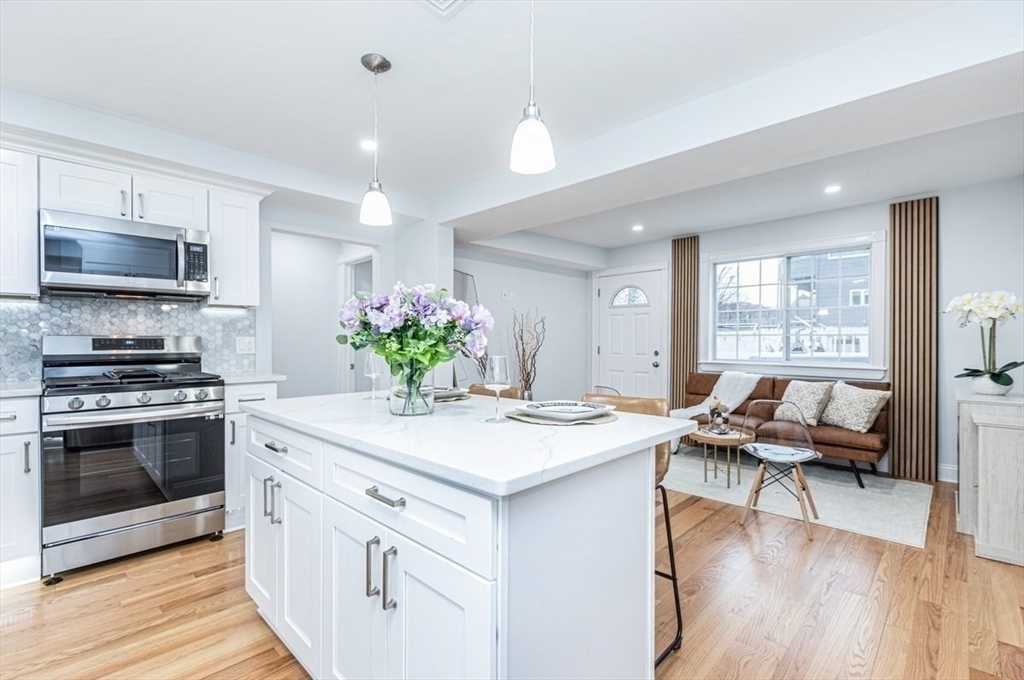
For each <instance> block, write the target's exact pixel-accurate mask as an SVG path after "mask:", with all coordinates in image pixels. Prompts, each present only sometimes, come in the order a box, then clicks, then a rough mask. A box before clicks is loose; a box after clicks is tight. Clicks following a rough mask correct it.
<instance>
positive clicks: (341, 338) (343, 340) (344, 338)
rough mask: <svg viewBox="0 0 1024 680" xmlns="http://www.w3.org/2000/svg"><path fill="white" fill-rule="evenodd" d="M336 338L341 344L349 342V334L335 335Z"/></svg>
mask: <svg viewBox="0 0 1024 680" xmlns="http://www.w3.org/2000/svg"><path fill="white" fill-rule="evenodd" d="M334 339H335V340H337V341H338V344H339V345H347V344H348V336H347V335H335V336H334Z"/></svg>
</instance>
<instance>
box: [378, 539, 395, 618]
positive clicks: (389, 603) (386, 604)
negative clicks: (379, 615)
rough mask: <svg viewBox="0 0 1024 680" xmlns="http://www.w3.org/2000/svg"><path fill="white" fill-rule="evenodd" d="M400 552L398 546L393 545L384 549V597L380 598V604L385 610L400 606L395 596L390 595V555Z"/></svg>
mask: <svg viewBox="0 0 1024 680" xmlns="http://www.w3.org/2000/svg"><path fill="white" fill-rule="evenodd" d="M397 554H398V548H396V547H395V546H391V547H390V548H388V549H387V550H385V551H384V560H383V562H384V597H382V598H381V600H380V606H381V608H382V609H384V611H387V610H389V609H394V608H395V607H397V606H398V602H396V601H395V599H394V598H393V597H388V557H390V556H392V555H397Z"/></svg>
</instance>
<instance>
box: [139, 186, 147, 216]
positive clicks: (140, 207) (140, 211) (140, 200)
mask: <svg viewBox="0 0 1024 680" xmlns="http://www.w3.org/2000/svg"><path fill="white" fill-rule="evenodd" d="M139 219H140V220H144V219H146V216H145V215H143V214H142V192H141V191H140V192H139Z"/></svg>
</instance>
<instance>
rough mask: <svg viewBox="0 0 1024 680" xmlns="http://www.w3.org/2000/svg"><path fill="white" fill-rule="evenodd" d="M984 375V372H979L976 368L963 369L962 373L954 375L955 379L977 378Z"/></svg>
mask: <svg viewBox="0 0 1024 680" xmlns="http://www.w3.org/2000/svg"><path fill="white" fill-rule="evenodd" d="M981 375H985V371H979V370H978V369H976V368H965V369H964V372H963V373H960V374H958V375H955V376H953V377H955V378H977V377H978V376H981Z"/></svg>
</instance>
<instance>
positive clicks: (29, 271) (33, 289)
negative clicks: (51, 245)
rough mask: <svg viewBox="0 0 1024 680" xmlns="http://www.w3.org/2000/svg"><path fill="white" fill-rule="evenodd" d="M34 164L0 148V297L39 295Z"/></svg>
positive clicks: (30, 157) (32, 159) (29, 157)
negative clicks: (1, 244)
mask: <svg viewBox="0 0 1024 680" xmlns="http://www.w3.org/2000/svg"><path fill="white" fill-rule="evenodd" d="M37 162H38V161H37V159H36V157H35V156H33V155H31V154H27V153H20V152H18V151H9V150H8V149H0V243H3V247H0V295H39V254H38V251H37V247H38V246H37V244H38V242H39V228H38V222H37V218H36V214H37V212H38V208H39V204H38V192H37V189H36V173H37V170H36V165H37Z"/></svg>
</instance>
